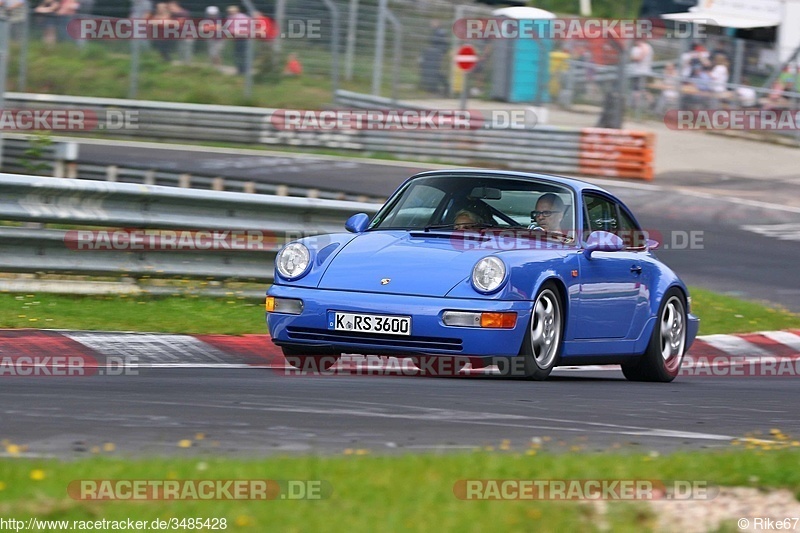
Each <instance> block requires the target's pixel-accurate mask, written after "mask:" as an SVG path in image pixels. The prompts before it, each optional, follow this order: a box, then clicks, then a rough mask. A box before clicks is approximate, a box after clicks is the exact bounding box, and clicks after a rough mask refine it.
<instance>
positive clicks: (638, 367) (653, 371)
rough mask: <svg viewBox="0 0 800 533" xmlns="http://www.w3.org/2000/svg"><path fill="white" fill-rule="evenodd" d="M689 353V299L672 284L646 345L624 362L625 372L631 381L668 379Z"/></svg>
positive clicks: (676, 372)
mask: <svg viewBox="0 0 800 533" xmlns="http://www.w3.org/2000/svg"><path fill="white" fill-rule="evenodd" d="M685 353H686V299H685V297H684V295H683V293H682V292H681V291H680V290H679V289H677V288H675V287H673V288H671V289H669V290H668V291H667V292H666V294H664V298H662V300H661V305H660V306H659V308H658V321H657V322H656V324H655V326H654V327H653V333H652V335H651V336H650V342H649V343H648V344H647V349H645V351H644V353H643V354H642V355H640V356H639V357H637V358H636V359H634V360H632V361H629V362H627V363H623V364H622V373H623V374H624V375H625V377H626V378H627V379H628V380H630V381H655V382H662V383H669V382H670V381H672V380H673V379H675V378H676V377H677V375H678V373H679V372H680V370H681V364H682V363H683V356H684V355H685Z"/></svg>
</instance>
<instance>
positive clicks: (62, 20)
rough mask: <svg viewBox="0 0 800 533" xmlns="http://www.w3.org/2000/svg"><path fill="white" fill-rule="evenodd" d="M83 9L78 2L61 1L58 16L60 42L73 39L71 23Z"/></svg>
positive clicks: (76, 0) (71, 0) (74, 0)
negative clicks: (70, 32)
mask: <svg viewBox="0 0 800 533" xmlns="http://www.w3.org/2000/svg"><path fill="white" fill-rule="evenodd" d="M80 7H81V5H80V3H78V0H61V3H60V5H59V6H58V9H57V10H56V16H57V18H58V40H59V41H68V40H70V39H71V37H70V36H69V31H68V28H69V23H70V22H72V19H73V18H75V15H77V14H78V9H79V8H80Z"/></svg>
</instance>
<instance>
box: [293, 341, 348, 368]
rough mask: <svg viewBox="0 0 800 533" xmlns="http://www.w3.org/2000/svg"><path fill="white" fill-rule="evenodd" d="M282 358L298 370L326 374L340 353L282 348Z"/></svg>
mask: <svg viewBox="0 0 800 533" xmlns="http://www.w3.org/2000/svg"><path fill="white" fill-rule="evenodd" d="M281 350H283V357H284V358H285V359H286V362H287V363H289V364H290V365H292V366H293V367H295V368H298V369H300V370H303V369H305V370H308V371H309V372H312V373H313V372H327V371H328V370H330V369H331V367H333V365H335V364H336V362H337V361H338V360H339V357H340V356H341V354H340V353H338V352H334V351H332V350H324V349H319V348H313V349H312V348H309V349H297V348H288V347H286V346H282V347H281Z"/></svg>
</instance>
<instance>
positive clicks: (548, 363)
mask: <svg viewBox="0 0 800 533" xmlns="http://www.w3.org/2000/svg"><path fill="white" fill-rule="evenodd" d="M563 338H564V309H563V305H562V302H561V296H560V294H559V291H558V289H557V288H556V286H555V285H554V284H553V283H545V284H544V285H543V286H542V288H541V289H539V293H538V294H537V295H536V299H535V300H534V301H533V308H532V312H531V319H530V322H529V323H528V329H527V331H526V332H525V338H524V339H523V341H522V348H521V349H520V353H519V356H517V357H516V358H512V359H509V360H508V361H507V363H508V364H507V365H505V368H503V367H502V366H501V368H500V370H501V372H502V373H503V374H504V375H506V376H516V375H519V374H520V370H522V375H523V376H524V377H525V378H527V379H531V380H536V381H542V380H545V379H547V377H548V376H549V375H550V372H552V371H553V368H555V367H556V365H558V362H559V361H560V359H561V351H562V349H563V347H564V341H563Z"/></svg>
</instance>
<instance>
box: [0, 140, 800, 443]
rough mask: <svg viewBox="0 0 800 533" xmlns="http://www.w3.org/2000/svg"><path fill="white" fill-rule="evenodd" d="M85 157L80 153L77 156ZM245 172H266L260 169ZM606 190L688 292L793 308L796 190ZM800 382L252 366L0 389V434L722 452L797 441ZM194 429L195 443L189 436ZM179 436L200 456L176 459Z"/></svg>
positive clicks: (709, 186) (738, 183)
mask: <svg viewBox="0 0 800 533" xmlns="http://www.w3.org/2000/svg"><path fill="white" fill-rule="evenodd" d="M88 152H89V151H88V150H86V149H82V158H86V157H87V156H88V155H89V154H88ZM103 152H104V153H106V154H109V153H110V151H108V150H103ZM127 153H128V154H132V153H133V152H131V151H128V152H127ZM140 155H141V154H138V155H137V154H134V156H135V157H139V156H140ZM146 156H147V157H150V159H151V160H152V158H153V154H147V155H146ZM132 157H133V156H132ZM170 157H171V158H173V159H172V160H173V161H174V162H175V164H176V165H178V167H179V168H181V169H184V167H183V166H181V165H182V164H183V163H181V161H194V162H195V163H197V161H198V155H197V154H196V153H187V154H184V155H182V156H180V157H174V156H172V155H170ZM238 157H239V158H241V157H243V156H238ZM262 157H263V156H262ZM218 159H219V158H218ZM323 159H324V158H323ZM253 163H254V164H255V161H253ZM262 163H263V161H262ZM290 163H291V162H289V163H287V164H290ZM260 164H261V163H260ZM310 164H312V165H317V163H313V162H312V163H310ZM187 165H188V163H187ZM239 165H240V167H241V168H245V167H247V168H251V169H252V170H248V172H250V171H252V172H253V173H254V174H259V175H264V174H266V175H269V176H273V177H274V176H275V174H274V173H273V172H272V171H271V170H270V166H269V164H266V165H264V164H261V166H260V167H259V166H253V167H248V165H247V164H246V162H245V163H240V164H239ZM376 166H377V167H380V168H381V170H376V168H374V167H376ZM412 167H413V168H404V167H402V166H397V165H394V166H391V167H385V166H382V165H374V164H372V163H366V162H365V163H358V164H357V165H356V166H351V167H348V168H341V169H338V170H337V169H336V168H332V166H331V165H330V164H329V165H328V166H327V168H319V170H318V171H317V170H315V171H311V170H309V171H308V172H299V171H298V172H295V171H290V173H291V175H292V176H296V177H297V180H298V181H295V182H293V183H296V184H302V183H301V182H300V181H299V180H300V179H307V180H309V182H317V183H318V182H319V180H326V183H328V184H330V183H337V184H339V183H346V184H356V185H355V186H356V187H358V188H359V190H362V191H365V192H367V191H368V192H370V193H371V194H388V192H390V191H391V190H392V189H394V187H395V186H396V185H397V184H398V183H399V182H400V181H401V180H402V179H403V178H404V177H406V176H407V175H408V174H409V173H411V172H413V171H415V170H417V169H418V167H415V166H413V165H412ZM272 168H274V167H272ZM314 168H316V167H314ZM185 170H186V171H191V169H190V168H188V166H187V167H186V168H185ZM301 175H302V178H301ZM601 184H602V185H604V186H606V187H607V188H609V189H610V190H612V192H614V193H616V194H618V195H619V196H620V197H621V198H622V199H623V200H625V201H626V202H627V203H628V204H629V205H630V206H631V207H632V209H633V210H634V212H635V213H636V214H637V216H638V217H639V219H640V222H641V223H642V225H643V226H644V227H645V228H648V229H655V230H656V231H658V232H660V233H661V234H662V236H665V238H664V240H665V243H664V244H665V248H666V249H662V250H661V251H660V252H658V253H659V256H660V257H661V258H662V259H663V260H664V261H665V262H666V263H667V264H669V265H671V266H672V267H673V268H674V269H675V270H676V271H677V272H678V273H679V274H680V275H681V276H682V277H683V278H684V279H685V280H686V281H687V282H688V283H690V284H696V285H700V286H705V287H709V288H712V289H715V290H719V291H723V292H729V293H732V294H738V295H741V296H744V297H748V298H757V299H763V300H767V301H770V302H774V303H780V304H783V305H785V306H786V307H789V308H791V309H793V310H795V311H800V304H799V303H798V302H800V298H798V296H800V269H797V268H796V265H795V263H796V261H797V255H798V254H797V251H798V242H797V240H796V233H797V231H796V228H798V227H800V206H796V205H793V202H794V201H795V199H796V198H800V195H798V194H797V193H798V188H800V181H798V180H797V179H795V178H792V177H787V178H786V180H784V181H782V182H765V181H760V180H758V179H757V178H756V177H741V178H740V177H729V176H705V177H703V179H699V178H698V177H697V176H679V175H678V176H660V177H658V178H657V179H656V181H655V182H654V183H653V184H644V183H642V184H639V183H631V182H616V181H612V180H605V181H601ZM368 188H371V189H369V190H368ZM765 228H766V229H765ZM770 228H772V229H775V231H772V229H770ZM779 228H785V229H780V230H779ZM691 232H700V233H699V235H701V236H702V239H701V244H699V245H698V244H697V242H695V246H689V245H687V244H686V243H685V242H684V241H681V242H678V241H677V240H680V239H684V238H685V237H686V236H688V235H690V233H691ZM676 236H677V237H676ZM796 379H797V378H770V377H762V378H756V377H741V378H737V377H725V378H713V377H709V378H700V377H694V378H679V379H678V380H676V381H675V382H673V383H671V384H641V383H631V382H627V381H625V380H624V379H623V377H622V375H621V373H620V372H618V371H597V372H594V371H580V372H572V371H568V370H559V371H557V372H555V373H554V376H553V377H551V379H550V380H549V381H546V382H542V383H533V382H527V381H519V380H506V379H500V378H497V377H486V376H481V377H469V378H460V377H454V378H430V377H409V376H336V377H322V376H294V377H286V376H284V375H281V374H279V373H275V372H274V371H271V370H267V369H260V368H240V369H211V368H152V369H142V370H141V371H140V373H139V375H135V376H132V375H125V376H94V377H92V378H85V379H77V378H69V377H63V378H62V377H35V378H33V377H4V378H2V382H1V383H0V384H1V385H2V386H1V387H0V405H2V408H0V427H2V434H1V435H0V436H2V438H5V439H9V440H10V441H12V442H15V443H20V444H24V445H27V446H28V450H29V452H28V453H31V454H34V455H55V456H60V457H73V456H83V455H86V454H87V453H89V452H87V449H89V448H90V447H91V446H93V445H99V444H101V443H103V442H114V443H115V445H116V447H117V452H116V453H119V454H131V455H142V454H146V455H153V454H167V455H174V454H187V453H189V454H200V455H204V454H207V455H217V454H220V453H222V454H234V455H264V454H270V453H286V452H288V453H295V452H297V453H307V452H311V451H314V452H320V453H342V451H343V450H346V449H351V450H353V449H368V450H371V451H373V452H375V453H402V452H415V453H416V452H423V451H451V450H461V449H474V448H475V447H480V446H493V447H495V448H497V447H499V446H501V443H502V442H503V441H504V440H508V443H507V444H506V445H503V446H505V447H510V448H511V449H512V450H522V449H525V448H527V446H529V444H530V443H531V440H532V439H542V442H543V443H544V447H545V448H546V449H550V450H553V451H557V452H572V451H579V450H587V451H588V450H598V449H599V450H605V449H615V448H621V449H625V450H628V449H630V450H636V451H644V452H648V451H651V450H659V451H670V450H675V449H679V448H680V449H684V448H726V447H728V446H730V441H731V439H733V438H736V437H743V436H745V435H746V434H747V433H748V432H751V431H761V432H762V433H763V432H768V431H769V429H771V428H779V429H781V431H783V432H784V433H787V434H789V435H798V434H800V415H798V414H797V410H796V408H795V405H796V397H797V393H796V390H797V386H796ZM198 433H201V434H202V435H203V437H204V438H203V439H202V440H197V439H195V436H196V435H197V434H198ZM181 439H193V441H194V445H193V446H192V447H191V448H189V449H184V448H179V447H177V442H178V441H179V440H181Z"/></svg>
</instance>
